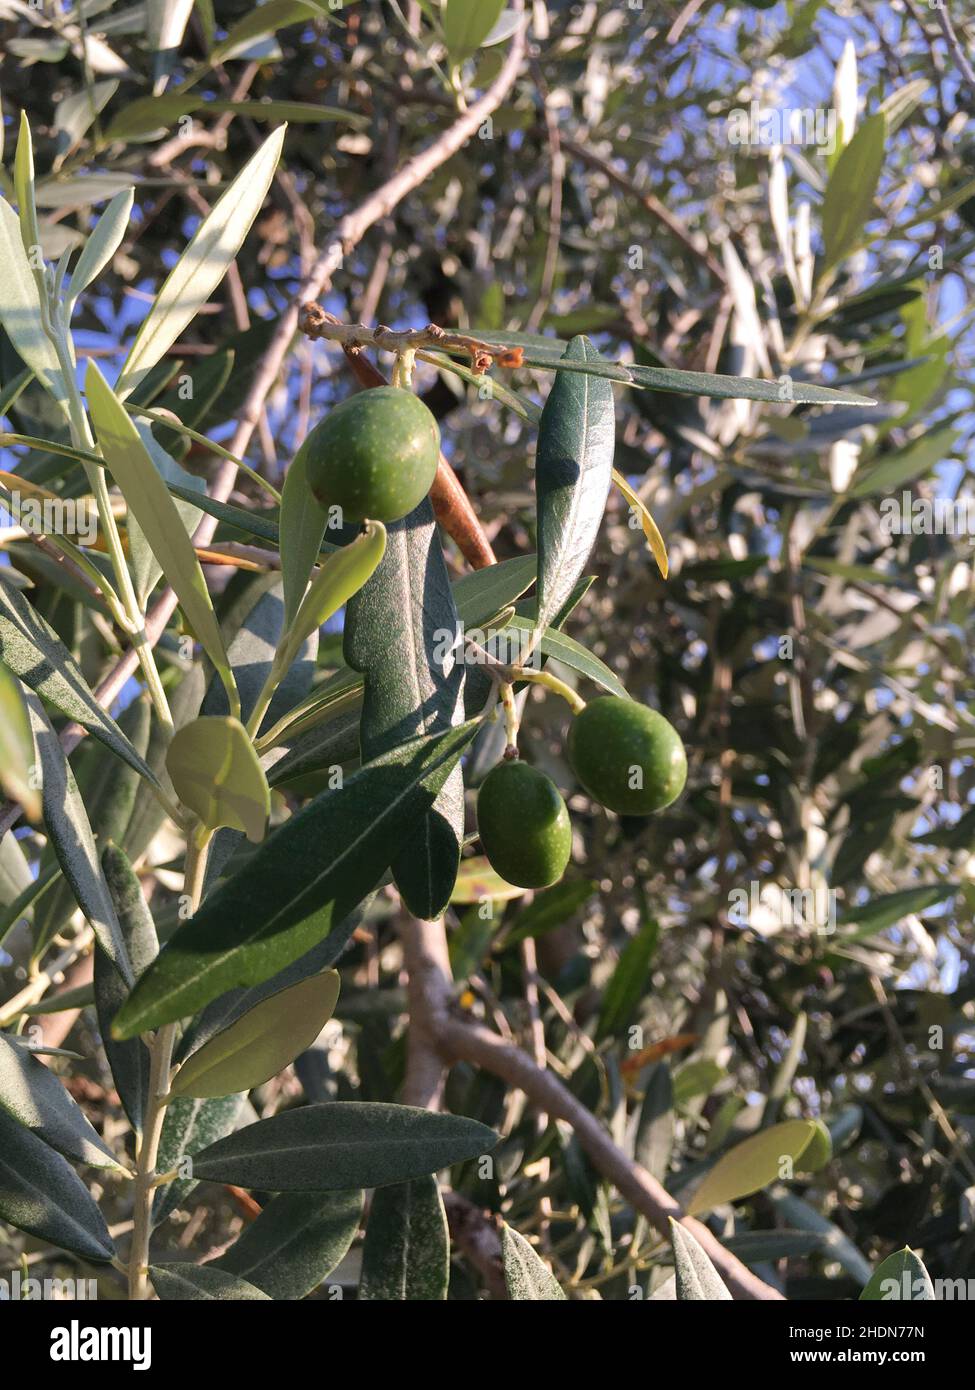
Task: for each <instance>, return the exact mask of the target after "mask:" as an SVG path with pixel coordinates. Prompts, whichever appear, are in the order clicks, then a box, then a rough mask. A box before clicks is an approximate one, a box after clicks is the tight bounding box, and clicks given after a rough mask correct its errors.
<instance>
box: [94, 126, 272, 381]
mask: <svg viewBox="0 0 975 1390" xmlns="http://www.w3.org/2000/svg"><path fill="white" fill-rule="evenodd" d="M286 130H287V126H283V125H282V126H280V127H279V128H278V129H277V130H275V131H274V132H273V133H272V134H271V135H269V136H268V138H267V139H266V140H265V141H264V143H263V145H261V147H260V149H259V150H258V151H257V153H256V154H254V155H252V156H251V158H250V159H249V160H248V161H247V163H246V164H245V165H244V167H243V169H241V171H240V173H239V174H238V175H237V177H236V178H235V179H234V181H233V183H232V184H231V185H230V187H229V188H228V189H227V190H226V192H224V193H223V194H221V196H220V198H219V199H218V200H217V202H216V203H215V204H214V206H213V208H212V210H211V211H210V213H209V214H208V215H207V216H206V217H205V218H204V219H203V221H202V222H201V224H200V226H199V227H198V228H197V231H196V233H195V235H194V236H193V239H192V240H191V241H190V243H189V245H188V246H187V248H186V250H185V251H184V252H183V254H182V255H181V256H180V258H179V260H178V261H177V262H176V264H175V265H174V266H173V269H172V270H171V271H170V273H169V275H168V276H167V277H166V280H165V282H164V284H163V286H162V289H161V290H160V291H159V293H158V295H157V296H156V301H155V303H154V304H153V306H152V308H151V309H150V310H149V314H148V316H147V318H146V320H145V322H144V323H143V324H142V327H141V328H140V329H139V331H138V333H137V334H136V337H135V341H134V342H133V344H132V347H131V348H130V349H129V355H128V357H127V358H126V359H125V363H124V365H123V368H122V374H121V377H120V379H119V388H118V390H119V396H120V397H121V398H122V399H124V398H125V397H126V396H127V395H128V394H129V393H130V392H131V391H132V390H134V388H135V387H136V386H138V384H139V383H140V382H141V381H142V380H143V379H144V377H145V376H146V374H147V372H148V371H149V370H150V368H151V367H154V366H155V364H156V363H157V362H158V361H159V359H160V358H161V357H162V356H163V354H164V353H165V352H166V350H167V348H170V347H172V345H173V343H175V341H176V339H177V338H178V337H179V335H180V333H182V331H183V329H184V328H185V327H186V326H187V324H189V323H191V322H192V321H193V319H194V318H195V317H196V315H197V314H198V313H199V311H200V309H202V308H203V306H204V304H206V302H207V300H208V299H209V298H210V295H211V294H212V293H213V291H214V290H215V289H216V287H217V285H219V283H220V281H221V280H222V279H223V277H224V275H225V274H226V272H227V269H228V267H229V266H230V263H231V262H232V261H233V259H234V257H235V256H236V255H237V252H238V251H239V250H240V248H241V246H242V245H243V242H244V238H245V237H246V236H247V233H248V232H249V231H250V228H251V224H252V223H253V221H254V219H255V217H256V216H257V214H258V213H259V212H260V210H261V205H262V204H263V202H264V198H265V195H266V194H267V190H268V188H269V187H270V184H271V179H272V178H273V177H274V171H275V169H276V168H277V163H278V159H279V158H280V155H281V146H282V144H283V142H284V136H285V131H286Z"/></svg>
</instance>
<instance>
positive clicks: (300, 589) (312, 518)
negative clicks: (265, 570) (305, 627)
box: [278, 449, 329, 627]
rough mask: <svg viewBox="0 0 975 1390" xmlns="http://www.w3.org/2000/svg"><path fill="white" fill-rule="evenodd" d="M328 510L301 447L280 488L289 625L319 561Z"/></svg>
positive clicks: (280, 530)
mask: <svg viewBox="0 0 975 1390" xmlns="http://www.w3.org/2000/svg"><path fill="white" fill-rule="evenodd" d="M328 520H329V518H328V513H327V512H326V511H325V510H324V509H323V508H322V507H320V506H319V505H318V502H317V501H316V499H315V494H314V493H313V492H312V490H311V488H310V487H309V485H308V469H307V460H306V455H305V452H304V450H303V449H299V450H298V452H297V454H295V456H294V458H293V459H292V461H291V465H290V467H289V468H288V471H287V473H286V474H285V478H284V487H283V488H282V489H281V510H280V515H279V518H278V526H279V536H278V545H279V547H280V551H281V579H282V582H283V584H284V621H285V626H286V627H290V625H291V623H292V622H293V621H294V618H295V615H296V614H297V612H298V609H299V608H300V607H301V601H302V599H303V598H304V596H305V593H306V592H307V589H308V581H309V579H310V577H311V571H312V566H313V565H315V564H316V563H317V561H318V556H319V552H320V551H321V548H322V541H323V540H324V538H325V530H326V528H327V526H328Z"/></svg>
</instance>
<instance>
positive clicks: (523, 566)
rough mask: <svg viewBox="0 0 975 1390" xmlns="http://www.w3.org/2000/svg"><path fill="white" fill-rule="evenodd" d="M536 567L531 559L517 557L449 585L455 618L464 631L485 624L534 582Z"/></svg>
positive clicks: (532, 556)
mask: <svg viewBox="0 0 975 1390" xmlns="http://www.w3.org/2000/svg"><path fill="white" fill-rule="evenodd" d="M537 568H538V563H537V560H536V557H535V556H534V555H517V556H516V557H515V558H514V559H513V560H500V561H499V562H498V563H497V564H496V565H487V566H486V567H485V568H484V569H482V570H474V571H473V572H472V573H471V574H465V575H463V576H462V577H461V578H460V579H458V580H457V582H456V583H455V584H453V585H452V588H453V593H454V604H455V605H456V608H457V614H458V616H459V618H460V620H461V622H462V623H463V624H464V626H465V627H475V626H478V625H480V624H481V623H486V622H487V620H488V619H489V618H493V617H495V616H496V615H497V614H498V613H500V612H501V611H502V610H503V609H505V608H508V607H509V606H510V605H511V604H512V603H514V602H515V600H516V599H519V598H521V596H522V594H523V593H525V591H526V590H527V589H530V588H531V586H532V585H533V584H534V582H535V574H536V570H537Z"/></svg>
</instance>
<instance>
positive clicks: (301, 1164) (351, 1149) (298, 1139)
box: [193, 1100, 498, 1192]
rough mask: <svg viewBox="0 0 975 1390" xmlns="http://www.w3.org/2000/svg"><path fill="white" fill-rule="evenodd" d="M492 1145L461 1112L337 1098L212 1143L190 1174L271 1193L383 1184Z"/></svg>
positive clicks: (482, 1128) (489, 1134)
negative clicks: (442, 1112)
mask: <svg viewBox="0 0 975 1390" xmlns="http://www.w3.org/2000/svg"><path fill="white" fill-rule="evenodd" d="M497 1141H498V1136H497V1135H496V1134H495V1133H494V1131H493V1130H490V1129H488V1127H487V1126H486V1125H482V1124H481V1123H480V1122H479V1121H478V1120H468V1119H465V1118H464V1117H462V1116H460V1115H446V1114H438V1113H434V1112H432V1111H429V1110H420V1109H416V1108H415V1107H413V1106H410V1105H386V1104H380V1103H372V1104H369V1103H365V1102H362V1101H352V1100H349V1101H337V1102H333V1103H329V1104H325V1105H306V1106H303V1107H301V1108H300V1109H298V1110H284V1111H281V1112H280V1113H279V1114H277V1115H272V1116H271V1118H270V1119H267V1120H258V1122H257V1123H256V1124H252V1125H246V1126H245V1127H244V1128H243V1129H239V1130H237V1132H236V1133H235V1134H228V1135H227V1137H226V1138H225V1139H218V1140H217V1142H216V1143H215V1144H211V1145H210V1146H209V1147H208V1148H206V1149H204V1150H203V1151H202V1153H197V1154H194V1155H193V1175H194V1177H195V1178H197V1179H200V1180H202V1181H204V1182H221V1183H228V1182H229V1183H234V1184H236V1185H238V1186H240V1187H263V1188H268V1189H269V1190H271V1191H274V1192H331V1191H334V1190H335V1189H337V1188H350V1187H351V1188H362V1187H384V1186H386V1185H387V1184H388V1183H398V1182H407V1181H409V1180H410V1179H412V1178H418V1177H424V1176H425V1175H426V1174H428V1173H433V1172H436V1171H437V1170H438V1169H439V1168H448V1167H450V1165H451V1164H454V1163H463V1162H466V1161H467V1160H468V1159H471V1158H477V1157H479V1156H480V1155H481V1154H483V1153H486V1152H487V1151H488V1150H489V1149H492V1148H493V1147H494V1145H495V1144H496V1143H497Z"/></svg>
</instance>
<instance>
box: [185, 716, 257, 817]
mask: <svg viewBox="0 0 975 1390" xmlns="http://www.w3.org/2000/svg"><path fill="white" fill-rule="evenodd" d="M166 769H167V771H168V772H169V775H170V777H171V778H172V782H173V786H174V787H175V788H176V793H177V795H178V796H179V799H180V801H182V802H183V804H184V805H186V806H188V807H189V808H190V810H191V811H193V812H194V813H195V814H196V815H197V816H199V818H200V821H201V822H202V824H203V825H205V826H206V827H207V829H208V830H216V829H218V828H219V827H220V826H221V825H227V826H230V827H231V828H232V829H234V830H242V831H243V832H244V834H245V835H246V836H247V838H248V839H249V840H250V841H252V843H254V844H260V842H261V840H263V839H264V834H265V831H266V829H267V819H268V816H269V815H270V812H271V794H270V792H269V790H268V785H267V778H266V777H265V776H264V770H263V768H262V767H261V764H260V760H259V759H258V756H257V754H256V752H255V751H254V745H253V743H252V742H251V740H250V739H249V738H248V736H247V731H246V729H245V728H244V726H243V725H242V724H241V723H240V721H239V720H238V719H234V718H233V717H232V716H230V715H216V714H208V715H201V716H200V718H199V719H194V720H192V721H191V722H190V723H189V724H185V725H184V726H183V728H182V729H180V730H179V731H178V732H177V733H176V734H175V735H174V736H173V741H172V743H171V744H170V745H169V751H168V752H167V754H166Z"/></svg>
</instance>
